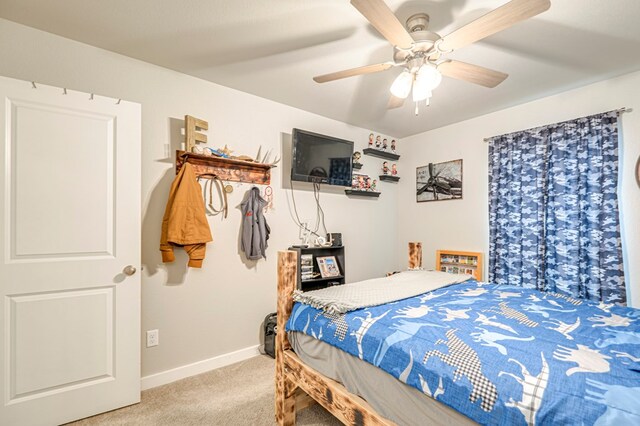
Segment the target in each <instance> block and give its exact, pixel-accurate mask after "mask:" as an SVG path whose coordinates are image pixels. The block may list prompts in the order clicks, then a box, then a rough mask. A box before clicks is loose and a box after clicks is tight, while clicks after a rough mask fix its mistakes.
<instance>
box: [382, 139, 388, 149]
mask: <svg viewBox="0 0 640 426" xmlns="http://www.w3.org/2000/svg"><path fill="white" fill-rule="evenodd" d="M382 149H384V150H385V151H386V150H387V138H384V139H383V140H382Z"/></svg>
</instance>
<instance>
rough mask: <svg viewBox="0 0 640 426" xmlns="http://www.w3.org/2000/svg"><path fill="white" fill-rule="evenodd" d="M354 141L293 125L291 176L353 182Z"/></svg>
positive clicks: (299, 179)
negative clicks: (294, 127)
mask: <svg viewBox="0 0 640 426" xmlns="http://www.w3.org/2000/svg"><path fill="white" fill-rule="evenodd" d="M352 157H353V142H352V141H346V140H344V139H338V138H334V137H331V136H325V135H319V134H317V133H312V132H308V131H306V130H300V129H293V143H292V157H291V180H295V181H301V182H314V183H326V184H329V185H339V186H351V159H352Z"/></svg>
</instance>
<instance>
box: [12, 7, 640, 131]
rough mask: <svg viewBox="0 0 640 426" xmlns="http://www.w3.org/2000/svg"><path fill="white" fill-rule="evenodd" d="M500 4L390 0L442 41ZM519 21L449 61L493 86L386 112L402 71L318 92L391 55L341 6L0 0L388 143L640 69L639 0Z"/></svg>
mask: <svg viewBox="0 0 640 426" xmlns="http://www.w3.org/2000/svg"><path fill="white" fill-rule="evenodd" d="M505 2H506V0H449V1H444V0H407V1H397V0H388V4H389V5H390V7H391V8H392V9H393V10H394V11H395V12H396V14H397V16H398V17H399V19H400V21H401V22H404V21H405V20H406V18H407V17H408V16H410V15H411V14H413V13H416V12H426V13H429V14H430V15H431V26H430V29H431V30H432V31H435V32H437V33H439V34H440V35H446V34H448V33H449V32H451V31H452V30H454V29H455V28H458V27H460V26H462V25H464V24H465V23H467V22H469V21H471V20H473V19H475V18H476V17H478V16H481V15H482V14H484V13H486V12H487V11H489V10H491V9H494V8H496V7H498V6H500V5H501V4H503V3H505ZM551 2H552V5H551V9H550V10H549V11H547V12H545V13H543V14H541V15H539V16H537V17H535V18H533V19H531V20H529V21H526V22H524V23H521V24H518V25H517V26H515V27H512V28H511V29H508V30H506V31H504V32H502V33H499V34H496V35H494V36H491V37H489V38H487V39H485V40H483V41H481V42H478V43H476V44H474V45H472V46H467V47H465V48H463V49H460V50H459V51H456V52H454V53H452V54H450V55H449V57H450V58H454V59H459V60H463V61H466V62H471V63H475V64H478V65H482V66H485V67H488V68H493V69H496V70H498V71H503V72H506V73H509V74H510V76H509V78H508V79H507V80H506V81H505V82H504V83H502V84H501V85H500V86H498V87H497V88H495V89H487V88H483V87H479V86H475V85H473V84H470V83H466V82H462V81H456V80H451V79H445V81H444V82H443V83H442V84H441V85H440V87H439V88H437V89H436V90H435V91H434V96H433V98H432V105H431V107H429V108H428V109H425V108H423V109H422V112H421V113H420V115H419V116H417V117H416V116H414V114H413V105H412V104H411V102H407V103H406V104H405V106H404V107H402V108H399V109H397V110H391V111H388V110H387V109H386V104H387V100H388V95H389V91H388V88H389V86H390V84H391V82H392V81H393V79H394V77H395V76H396V75H397V74H398V72H399V71H400V69H398V68H396V69H391V70H388V71H386V72H383V73H379V74H370V75H365V76H360V77H354V78H350V79H346V80H340V81H336V82H331V83H325V84H322V85H321V84H317V83H315V82H313V80H312V79H311V78H312V77H313V76H314V75H318V74H325V73H328V72H333V71H338V70H341V69H345V68H352V67H357V66H361V65H367V64H373V63H378V62H384V61H388V60H390V59H391V55H392V48H391V47H390V46H389V44H388V43H387V42H386V41H385V40H384V39H383V38H382V37H381V36H380V35H379V34H378V33H377V32H376V31H375V29H373V28H372V27H371V26H370V25H369V24H368V23H367V21H366V20H365V19H364V17H362V16H361V15H360V14H359V13H358V12H357V11H356V10H355V9H354V8H353V7H352V6H351V5H350V4H349V1H348V0H227V1H225V0H209V1H207V0H200V1H198V0H182V1H170V0H110V1H100V0H65V1H51V0H0V17H3V18H6V19H9V20H12V21H15V22H18V23H21V24H25V25H28V26H31V27H35V28H38V29H42V30H44V31H48V32H51V33H54V34H58V35H61V36H64V37H68V38H71V39H74V40H78V41H81V42H84V43H87V44H91V45H94V46H98V47H101V48H104V49H107V50H111V51H114V52H118V53H121V54H124V55H127V56H130V57H133V58H138V59H141V60H144V61H147V62H151V63H154V64H157V65H161V66H164V67H167V68H171V69H174V70H177V71H181V72H183V73H186V74H190V75H193V76H196V77H200V78H203V79H206V80H210V81H213V82H216V83H219V84H222V85H225V86H229V87H233V88H235V89H238V90H242V91H245V92H249V93H253V94H255V95H258V96H262V97H264V98H268V99H272V100H274V101H278V102H281V103H284V104H287V105H291V106H294V107H298V108H301V109H304V110H307V111H311V112H314V113H317V114H320V115H323V116H326V117H330V118H334V119H336V120H340V121H343V122H347V123H351V124H354V125H357V126H360V127H364V128H367V129H371V130H374V131H378V132H381V133H386V134H390V135H394V136H398V137H404V136H408V135H411V134H415V133H419V132H423V131H426V130H429V129H433V128H436V127H440V126H443V125H446V124H450V123H454V122H457V121H461V120H465V119H468V118H471V117H475V116H478V115H482V114H486V113H489V112H492V111H496V110H500V109H503V108H505V107H508V106H512V105H516V104H519V103H523V102H526V101H529V100H532V99H535V98H539V97H543V96H548V95H550V94H554V93H558V92H561V91H564V90H567V89H570V88H573V87H578V86H582V85H584V84H588V83H591V82H594V81H598V80H602V79H605V78H609V77H612V76H615V75H620V74H624V73H627V72H630V71H634V70H637V69H640V55H639V54H638V52H640V25H638V21H639V20H640V1H638V0H607V1H603V0H551Z"/></svg>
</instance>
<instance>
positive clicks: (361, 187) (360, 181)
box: [358, 175, 365, 191]
mask: <svg viewBox="0 0 640 426" xmlns="http://www.w3.org/2000/svg"><path fill="white" fill-rule="evenodd" d="M358 189H359V190H361V191H362V190H364V189H365V182H364V176H362V175H360V176H358Z"/></svg>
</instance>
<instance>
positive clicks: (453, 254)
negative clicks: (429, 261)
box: [436, 250, 482, 281]
mask: <svg viewBox="0 0 640 426" xmlns="http://www.w3.org/2000/svg"><path fill="white" fill-rule="evenodd" d="M436 270H438V271H442V272H449V273H451V274H467V275H473V277H474V278H475V279H476V280H478V281H481V280H482V253H480V252H473V251H456V250H438V251H436Z"/></svg>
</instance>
